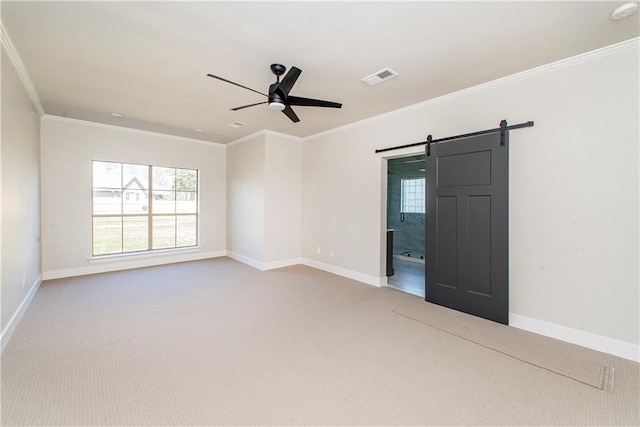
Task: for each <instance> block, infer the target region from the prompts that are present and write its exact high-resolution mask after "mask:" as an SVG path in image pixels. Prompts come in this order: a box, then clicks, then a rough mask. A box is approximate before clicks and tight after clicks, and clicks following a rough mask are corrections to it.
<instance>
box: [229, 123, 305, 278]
mask: <svg viewBox="0 0 640 427" xmlns="http://www.w3.org/2000/svg"><path fill="white" fill-rule="evenodd" d="M301 166H302V142H301V140H300V138H297V137H292V136H289V135H283V134H279V133H276V132H271V131H261V132H258V133H256V134H253V135H249V136H248V137H245V138H242V139H240V140H238V141H235V142H233V143H231V144H229V146H228V148H227V171H228V172H227V194H228V198H229V199H228V212H227V218H228V222H227V230H228V233H227V249H228V251H229V254H230V256H232V257H233V258H235V259H238V260H240V261H243V262H246V263H247V264H249V265H252V266H254V267H257V268H260V269H263V270H268V269H271V268H277V267H282V266H285V265H291V264H297V263H299V261H300V241H301V205H302V202H301V198H302V181H301V179H302V174H301Z"/></svg>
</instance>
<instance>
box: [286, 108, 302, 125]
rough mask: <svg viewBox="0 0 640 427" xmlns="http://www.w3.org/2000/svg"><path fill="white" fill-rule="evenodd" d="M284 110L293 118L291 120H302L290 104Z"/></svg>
mask: <svg viewBox="0 0 640 427" xmlns="http://www.w3.org/2000/svg"><path fill="white" fill-rule="evenodd" d="M282 112H283V113H284V114H285V115H286V116H287V117H289V118H290V119H291V121H292V122H293V123H297V122H299V121H300V119H299V118H298V116H296V113H295V112H294V111H293V110H292V109H291V107H290V106H288V105H287V106H286V107H284V110H282Z"/></svg>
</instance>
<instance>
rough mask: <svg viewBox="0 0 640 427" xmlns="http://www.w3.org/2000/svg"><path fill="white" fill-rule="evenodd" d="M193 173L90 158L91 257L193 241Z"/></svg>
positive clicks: (195, 220) (195, 174) (195, 198)
mask: <svg viewBox="0 0 640 427" xmlns="http://www.w3.org/2000/svg"><path fill="white" fill-rule="evenodd" d="M197 231H198V171H197V170H195V169H178V168H167V167H158V166H148V165H135V164H127V163H113V162H99V161H94V162H93V255H94V256H97V255H108V254H119V253H130V252H140V251H151V250H156V249H169V248H183V247H188V246H196V245H197V244H198V233H197Z"/></svg>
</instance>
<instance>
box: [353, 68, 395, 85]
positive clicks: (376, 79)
mask: <svg viewBox="0 0 640 427" xmlns="http://www.w3.org/2000/svg"><path fill="white" fill-rule="evenodd" d="M397 75H398V73H396V72H395V71H393V70H392V69H391V68H388V67H387V68H384V69H382V70H380V71H378V72H377V73H373V74H371V75H370V76H367V77H365V78H363V79H361V80H362V81H363V82H364V83H366V84H368V85H369V86H375V85H377V84H380V83H382V82H386V81H387V80H390V79H392V78H394V77H396V76H397Z"/></svg>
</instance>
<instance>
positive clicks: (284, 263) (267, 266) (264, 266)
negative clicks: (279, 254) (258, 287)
mask: <svg viewBox="0 0 640 427" xmlns="http://www.w3.org/2000/svg"><path fill="white" fill-rule="evenodd" d="M227 256H228V257H229V258H231V259H235V260H236V261H240V262H241V263H243V264H247V265H248V266H251V267H253V268H257V269H258V270H261V271H268V270H274V269H276V268H282V267H290V266H292V265H298V264H302V261H301V258H289V259H281V260H278V261H270V262H262V261H258V260H257V259H253V258H250V257H248V256H245V255H241V254H239V253H236V252H233V251H227Z"/></svg>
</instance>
